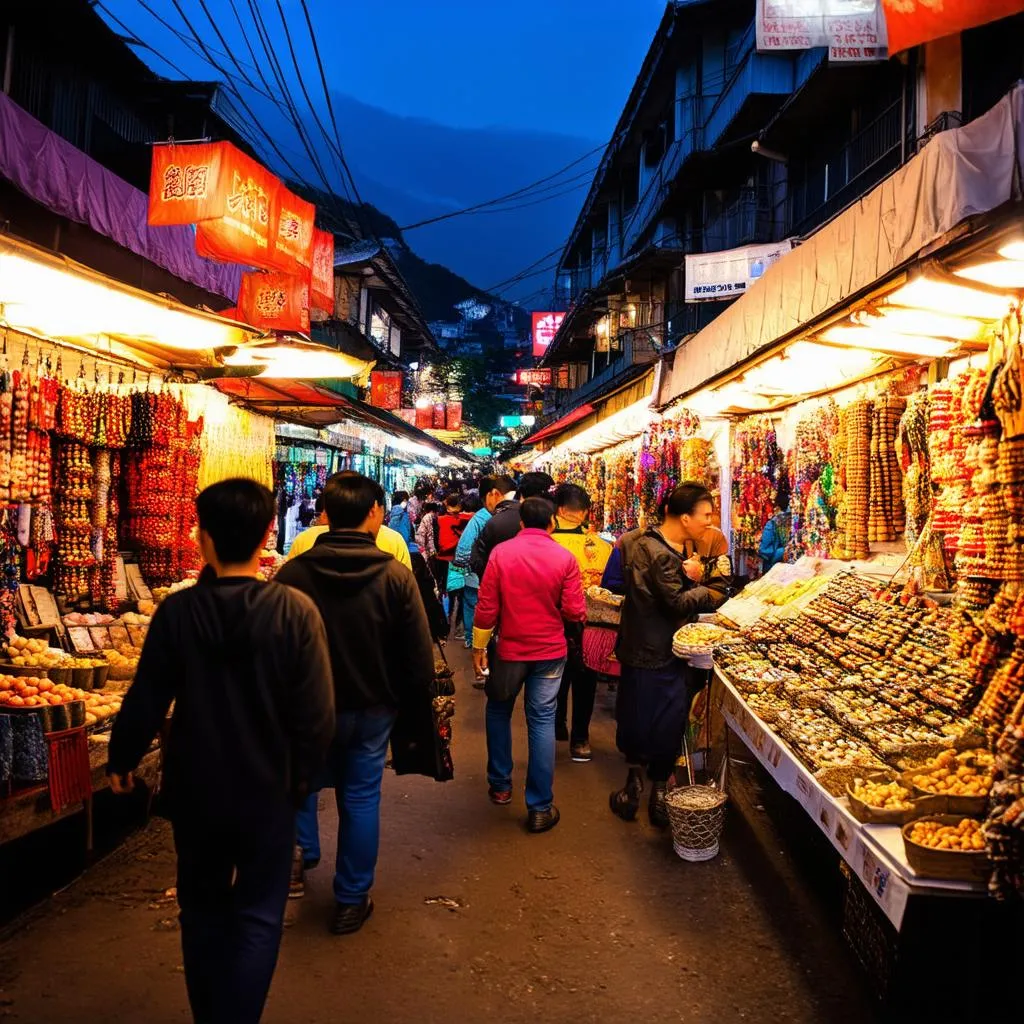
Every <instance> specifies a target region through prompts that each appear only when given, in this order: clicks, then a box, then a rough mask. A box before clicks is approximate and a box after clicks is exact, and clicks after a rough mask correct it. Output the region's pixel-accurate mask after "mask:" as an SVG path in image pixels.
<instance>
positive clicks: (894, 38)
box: [882, 0, 1024, 54]
mask: <svg viewBox="0 0 1024 1024" xmlns="http://www.w3.org/2000/svg"><path fill="white" fill-rule="evenodd" d="M882 6H883V7H884V9H885V23H886V27H887V28H888V32H889V53H890V54H896V53H901V52H902V51H903V50H909V49H911V47H914V46H920V45H921V43H929V42H931V41H932V40H933V39H940V38H942V36H949V35H953V34H954V33H956V32H962V31H963V30H964V29H968V28H974V27H975V26H976V25H985V24H987V23H988V22H990V21H997V20H998V19H999V18H1008V17H1009V16H1010V15H1011V14H1019V13H1020V12H1021V11H1024V0H882Z"/></svg>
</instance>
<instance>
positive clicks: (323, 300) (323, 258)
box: [309, 229, 398, 409]
mask: <svg viewBox="0 0 1024 1024" xmlns="http://www.w3.org/2000/svg"><path fill="white" fill-rule="evenodd" d="M309 300H310V304H311V305H312V307H313V309H315V310H320V311H322V312H323V313H324V314H325V315H324V316H323V317H322V318H321V319H324V320H328V319H330V318H331V317H332V316H333V315H334V235H332V234H331V232H330V231H318V230H315V229H314V231H313V268H312V274H311V279H310V285H309ZM395 408H396V409H397V408H398V406H395Z"/></svg>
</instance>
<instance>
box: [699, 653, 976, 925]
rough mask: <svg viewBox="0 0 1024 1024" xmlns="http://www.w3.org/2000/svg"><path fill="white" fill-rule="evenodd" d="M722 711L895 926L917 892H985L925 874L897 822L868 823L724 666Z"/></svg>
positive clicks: (969, 894) (719, 677) (717, 676)
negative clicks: (758, 710) (753, 705)
mask: <svg viewBox="0 0 1024 1024" xmlns="http://www.w3.org/2000/svg"><path fill="white" fill-rule="evenodd" d="M715 680H716V682H717V683H718V684H719V685H720V686H721V687H722V692H721V711H722V716H723V717H724V718H725V721H726V724H727V725H728V726H729V727H730V728H731V729H732V731H733V732H734V733H736V735H737V736H739V738H740V739H741V740H742V741H743V743H744V744H745V745H746V747H747V748H748V749H749V750H750V752H751V753H752V754H753V755H754V756H755V757H756V758H757V760H758V761H759V762H760V764H761V766H762V767H763V768H764V769H765V771H767V772H768V774H769V775H770V776H771V777H772V779H773V780H774V781H775V783H776V784H777V785H778V786H779V788H780V789H782V791H783V792H784V793H786V794H788V795H789V796H791V797H793V799H794V800H796V802H797V803H798V804H800V806H801V807H802V808H803V809H804V811H806V812H807V814H808V816H809V817H810V819H811V821H813V822H814V823H815V825H817V827H818V828H819V829H820V830H821V831H822V832H823V833H824V835H825V836H826V838H827V839H828V840H829V842H830V843H831V844H832V845H833V846H834V847H835V849H836V851H837V852H838V853H839V856H840V857H841V858H842V859H843V861H844V862H845V863H846V864H847V865H848V867H849V868H850V870H851V872H852V873H853V874H854V875H855V876H856V877H857V878H858V879H860V881H861V882H862V883H863V885H864V888H865V890H866V891H867V893H868V895H869V896H870V897H871V898H872V899H873V900H874V902H875V903H876V904H877V905H878V907H879V908H880V909H881V911H882V913H883V914H885V916H886V917H887V918H888V920H889V921H890V922H891V924H892V925H893V927H894V928H895V929H896V930H897V931H899V930H900V929H901V928H902V926H903V920H904V916H905V914H906V912H907V904H908V902H909V900H910V899H911V898H913V897H916V896H959V897H965V896H966V897H975V896H978V897H983V896H984V895H985V886H984V884H982V883H980V882H979V883H974V882H956V881H946V880H944V879H937V878H921V877H920V876H918V875H917V874H916V873H915V872H914V869H913V868H912V867H911V866H910V864H909V863H908V862H907V858H906V855H905V853H904V850H903V838H902V836H901V835H900V830H899V828H898V827H897V826H895V825H865V824H863V823H861V822H859V821H858V820H857V819H856V818H855V817H854V816H853V815H852V813H851V812H850V810H849V808H848V807H847V806H846V803H845V800H843V799H837V798H836V797H834V796H832V794H831V793H829V792H828V790H826V789H825V788H824V787H823V786H822V785H821V783H820V782H819V781H818V780H817V779H816V778H815V777H814V775H813V774H812V773H811V771H810V770H809V769H808V768H807V767H806V766H805V765H803V764H802V763H801V762H800V761H799V760H798V759H797V758H796V756H795V755H794V754H793V752H792V751H791V750H790V749H789V747H788V746H786V744H785V743H784V742H783V741H782V740H781V739H780V738H779V737H778V736H776V735H775V733H774V732H772V730H771V728H770V727H769V726H768V725H767V724H766V723H765V722H764V721H763V720H762V719H760V718H759V717H758V716H757V715H756V714H755V713H754V712H753V711H751V710H750V708H749V707H748V706H747V704H746V702H745V701H744V700H743V698H742V697H741V696H740V694H739V692H738V691H737V690H736V688H735V687H734V686H733V685H732V683H731V682H730V681H729V680H728V678H726V676H725V675H724V674H723V673H722V672H721V671H720V670H719V669H717V668H716V669H715Z"/></svg>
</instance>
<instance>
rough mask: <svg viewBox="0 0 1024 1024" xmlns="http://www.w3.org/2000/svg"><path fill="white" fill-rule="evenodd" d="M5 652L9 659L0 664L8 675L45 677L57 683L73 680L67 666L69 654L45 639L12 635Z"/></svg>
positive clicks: (1, 669) (1, 668) (0, 668)
mask: <svg viewBox="0 0 1024 1024" xmlns="http://www.w3.org/2000/svg"><path fill="white" fill-rule="evenodd" d="M4 653H5V654H6V655H7V660H6V661H5V662H3V663H2V664H0V671H3V672H5V673H6V674H7V675H11V676H31V677H34V678H45V679H50V680H52V681H53V682H55V683H65V684H66V683H70V682H71V679H70V677H69V676H68V672H67V666H66V661H67V655H66V654H65V653H64V652H63V651H60V650H55V649H54V648H52V647H50V645H49V644H48V643H47V642H46V641H45V640H37V639H36V640H33V639H29V638H28V637H24V636H12V637H11V638H10V639H9V640H8V641H7V645H6V647H5V648H4Z"/></svg>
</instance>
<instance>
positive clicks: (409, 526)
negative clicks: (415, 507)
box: [388, 491, 419, 555]
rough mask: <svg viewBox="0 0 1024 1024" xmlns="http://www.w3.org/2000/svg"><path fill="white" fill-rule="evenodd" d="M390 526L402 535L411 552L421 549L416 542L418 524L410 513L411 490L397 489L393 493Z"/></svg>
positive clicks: (389, 518) (389, 516) (389, 514)
mask: <svg viewBox="0 0 1024 1024" xmlns="http://www.w3.org/2000/svg"><path fill="white" fill-rule="evenodd" d="M388 526H390V527H391V529H392V530H394V531H395V532H396V533H400V534H401V535H402V539H403V540H404V541H405V543H406V544H407V545H408V547H409V554H410V555H412V554H415V553H416V552H418V551H419V545H417V543H416V524H415V523H413V521H412V516H411V515H410V514H409V492H408V491H395V493H394V494H392V495H391V511H390V512H389V513H388Z"/></svg>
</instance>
